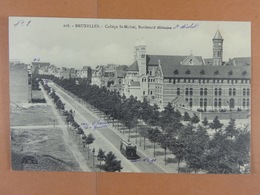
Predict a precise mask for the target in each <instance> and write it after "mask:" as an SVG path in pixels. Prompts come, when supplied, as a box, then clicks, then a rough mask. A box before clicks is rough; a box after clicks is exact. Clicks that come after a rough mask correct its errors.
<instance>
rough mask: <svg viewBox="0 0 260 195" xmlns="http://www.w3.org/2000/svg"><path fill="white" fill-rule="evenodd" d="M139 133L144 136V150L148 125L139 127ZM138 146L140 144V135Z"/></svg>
mask: <svg viewBox="0 0 260 195" xmlns="http://www.w3.org/2000/svg"><path fill="white" fill-rule="evenodd" d="M139 133H140V135H141V136H142V137H143V138H144V150H145V139H146V138H147V137H148V127H146V126H143V127H141V128H140V129H139ZM140 146H141V137H140Z"/></svg>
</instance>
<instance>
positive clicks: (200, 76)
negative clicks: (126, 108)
mask: <svg viewBox="0 0 260 195" xmlns="http://www.w3.org/2000/svg"><path fill="white" fill-rule="evenodd" d="M212 41H213V48H212V50H213V58H211V59H203V58H202V57H201V56H194V55H193V54H190V55H187V56H179V55H178V56H177V55H171V56H168V55H149V54H147V53H146V45H145V43H144V42H143V41H142V42H140V43H139V44H137V45H136V46H135V61H134V62H133V64H132V65H131V66H130V67H129V68H128V70H127V73H126V77H125V79H124V89H123V91H122V93H124V94H125V95H126V96H127V97H129V96H130V95H133V96H136V97H137V98H138V99H139V100H143V99H144V98H146V99H147V100H149V101H150V103H151V104H154V103H156V104H157V105H158V106H159V107H160V108H164V107H165V106H166V105H167V104H168V103H169V102H170V103H172V104H173V105H175V106H176V107H180V108H185V109H189V110H194V111H200V112H202V111H203V112H211V111H226V110H227V111H230V110H233V111H234V110H249V109H250V79H251V58H250V57H234V58H233V59H230V60H229V61H227V62H223V43H224V39H223V38H222V36H221V33H220V32H219V31H217V32H216V34H215V36H214V37H213V39H212Z"/></svg>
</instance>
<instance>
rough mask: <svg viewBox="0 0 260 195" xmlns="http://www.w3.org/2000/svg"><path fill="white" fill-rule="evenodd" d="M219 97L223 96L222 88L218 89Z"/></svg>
mask: <svg viewBox="0 0 260 195" xmlns="http://www.w3.org/2000/svg"><path fill="white" fill-rule="evenodd" d="M218 95H220V96H221V95H222V89H221V88H219V89H218Z"/></svg>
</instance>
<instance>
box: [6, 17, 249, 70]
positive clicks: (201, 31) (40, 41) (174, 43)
mask: <svg viewBox="0 0 260 195" xmlns="http://www.w3.org/2000/svg"><path fill="white" fill-rule="evenodd" d="M78 25H80V27H78ZM125 25H127V27H129V28H125V27H126V26H125ZM183 25H184V26H185V28H180V27H181V26H183ZM120 26H121V27H122V28H120ZM139 26H142V27H144V26H149V27H153V28H155V29H144V28H139ZM158 26H160V27H164V29H158ZM130 27H133V28H130ZM169 27H171V29H165V28H169ZM189 27H192V28H189ZM217 30H219V31H220V33H221V35H222V37H223V39H224V43H223V60H224V61H226V60H228V59H229V58H234V57H251V23H250V22H223V21H185V20H123V19H121V20H116V19H79V18H46V17H10V18H9V59H10V60H19V61H20V62H22V63H31V62H32V61H34V59H37V60H39V61H40V62H50V63H51V64H53V65H55V66H57V67H68V68H72V67H73V68H76V69H81V68H82V67H83V66H91V67H93V68H94V67H96V66H97V65H105V64H119V65H131V64H132V63H133V62H134V46H135V45H136V44H137V43H138V42H140V41H142V42H144V43H145V44H146V51H147V54H150V55H156V54H157V55H184V56H187V55H190V54H191V53H192V54H193V55H195V56H202V57H203V58H212V55H213V54H212V53H213V52H212V46H213V43H212V39H213V37H214V35H215V33H216V31H217Z"/></svg>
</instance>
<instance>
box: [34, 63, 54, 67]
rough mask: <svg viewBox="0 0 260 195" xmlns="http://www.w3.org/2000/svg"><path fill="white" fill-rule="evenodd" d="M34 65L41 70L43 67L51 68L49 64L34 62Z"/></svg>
mask: <svg viewBox="0 0 260 195" xmlns="http://www.w3.org/2000/svg"><path fill="white" fill-rule="evenodd" d="M32 65H33V66H37V67H39V68H41V67H43V66H50V63H49V62H32Z"/></svg>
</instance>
